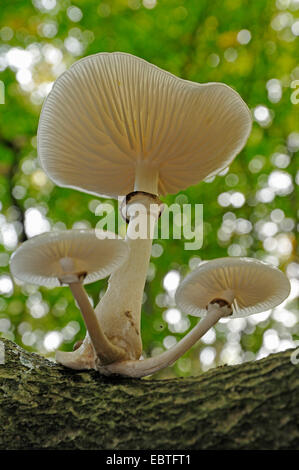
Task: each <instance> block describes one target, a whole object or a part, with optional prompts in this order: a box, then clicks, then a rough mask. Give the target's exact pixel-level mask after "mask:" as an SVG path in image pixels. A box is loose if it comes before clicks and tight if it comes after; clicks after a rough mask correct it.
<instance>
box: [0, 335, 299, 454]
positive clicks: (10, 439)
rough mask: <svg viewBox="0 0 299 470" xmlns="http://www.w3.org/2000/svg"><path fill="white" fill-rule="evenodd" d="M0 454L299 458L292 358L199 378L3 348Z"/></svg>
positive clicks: (296, 374) (298, 404)
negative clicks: (102, 368)
mask: <svg viewBox="0 0 299 470" xmlns="http://www.w3.org/2000/svg"><path fill="white" fill-rule="evenodd" d="M3 341H4V345H5V362H4V364H2V365H1V364H0V449H2V450H3V449H98V450H99V449H110V450H112V449H113V450H121V449H125V450H138V449H146V450H152V449H159V450H179V449H181V450H183V449H184V450H192V449H238V450H239V449H251V450H254V449H298V448H299V365H294V364H293V363H292V362H291V361H290V355H291V352H292V351H290V350H289V351H285V352H282V353H278V354H273V355H271V356H269V357H268V358H265V359H263V360H260V361H256V362H250V363H246V364H242V365H238V366H230V367H228V366H224V367H219V368H217V369H214V370H211V371H209V372H207V373H205V374H203V375H201V376H199V377H194V378H184V379H171V380H153V379H142V380H139V379H133V380H128V379H125V380H124V379H120V378H106V377H102V376H100V375H99V374H98V373H96V372H94V371H92V372H89V371H84V372H78V371H73V370H70V369H66V368H64V367H62V366H59V365H57V364H54V363H53V362H50V361H48V360H46V359H44V358H43V357H41V356H38V355H36V354H31V353H28V352H25V351H24V350H22V349H21V348H20V347H18V346H16V345H15V344H14V343H12V342H9V341H6V340H3Z"/></svg>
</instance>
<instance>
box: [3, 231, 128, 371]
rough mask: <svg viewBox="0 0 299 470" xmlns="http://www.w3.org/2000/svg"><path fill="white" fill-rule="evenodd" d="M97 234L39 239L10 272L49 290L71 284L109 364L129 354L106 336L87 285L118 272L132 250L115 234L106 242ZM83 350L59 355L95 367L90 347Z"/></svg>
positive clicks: (21, 251) (24, 248)
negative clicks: (89, 296)
mask: <svg viewBox="0 0 299 470" xmlns="http://www.w3.org/2000/svg"><path fill="white" fill-rule="evenodd" d="M97 235H98V236H99V232H98V233H97ZM97 235H96V233H95V231H94V230H66V231H61V232H50V233H43V234H41V235H37V236H36V237H33V238H31V239H29V240H27V241H26V242H24V243H23V244H22V245H21V246H20V247H19V248H18V249H17V250H16V251H15V253H14V254H13V255H12V257H11V262H10V269H11V272H12V274H13V275H14V276H15V277H16V278H18V279H21V280H23V281H26V282H30V283H33V284H38V285H43V286H48V287H55V286H59V285H62V284H64V285H65V284H67V285H69V287H70V289H71V291H72V293H73V295H74V298H75V299H76V301H77V303H78V305H79V307H80V310H81V312H82V315H83V318H84V321H85V324H86V328H87V330H88V333H89V336H90V338H91V342H92V345H93V347H94V349H95V352H96V355H97V356H98V357H99V359H100V361H101V363H104V364H105V363H109V362H113V361H115V360H119V359H121V358H123V357H124V351H123V350H122V349H121V348H118V347H117V346H115V345H113V344H112V343H111V342H110V341H109V340H108V338H107V337H106V335H105V334H104V332H103V329H102V328H101V325H100V323H99V321H98V319H97V317H96V314H95V312H94V310H93V308H92V306H91V304H90V302H89V299H88V297H87V294H86V291H85V289H84V288H83V283H85V284H87V283H90V282H94V281H96V280H98V279H103V278H105V277H107V276H108V275H109V274H111V273H112V272H113V271H115V270H116V269H117V268H118V267H119V266H120V265H121V264H122V263H123V262H124V261H125V260H126V258H127V257H128V248H127V245H126V243H125V242H124V241H123V240H120V239H115V235H114V234H109V233H108V232H105V237H106V238H103V239H101V240H99V238H98V236H97ZM109 236H110V238H108V237H109ZM102 237H104V234H102ZM79 349H80V348H79ZM79 349H78V350H77V351H75V352H74V353H64V352H58V354H57V358H58V360H59V362H62V363H64V364H66V365H69V366H70V367H74V368H82V367H84V366H85V367H94V363H95V355H94V354H93V352H92V351H91V350H90V348H89V349H88V348H86V347H85V348H83V350H84V354H82V350H81V351H79Z"/></svg>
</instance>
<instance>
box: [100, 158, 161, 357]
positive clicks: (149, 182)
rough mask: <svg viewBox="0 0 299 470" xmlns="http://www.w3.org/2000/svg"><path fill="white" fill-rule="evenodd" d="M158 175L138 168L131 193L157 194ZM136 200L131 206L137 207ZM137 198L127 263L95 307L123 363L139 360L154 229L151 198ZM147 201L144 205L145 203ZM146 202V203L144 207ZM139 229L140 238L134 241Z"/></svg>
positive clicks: (142, 167)
mask: <svg viewBox="0 0 299 470" xmlns="http://www.w3.org/2000/svg"><path fill="white" fill-rule="evenodd" d="M157 184H158V174H157V172H156V171H154V170H153V169H152V168H150V167H149V166H148V165H147V166H142V165H139V166H138V167H137V170H136V180H135V189H136V190H138V191H144V192H150V193H151V194H157V191H158V186H157ZM138 197H139V196H137V197H136V198H135V202H134V204H136V205H137V204H138V203H139V199H138ZM147 199H148V198H147V196H146V195H144V194H142V195H140V204H142V202H143V203H144V205H143V210H142V211H140V212H139V213H138V224H137V223H136V221H137V218H136V217H135V216H134V215H131V217H130V221H129V224H128V228H127V234H126V243H127V244H128V246H129V249H130V254H129V258H128V260H127V261H126V262H125V263H124V264H123V265H122V266H121V267H120V268H119V269H118V270H117V271H115V272H114V273H113V274H112V275H111V277H110V279H109V283H108V289H107V291H106V293H105V295H104V296H103V297H102V299H101V301H100V303H99V304H98V305H97V307H96V313H97V317H98V319H99V322H100V324H101V326H102V328H103V330H104V332H105V334H106V335H107V337H108V338H109V340H110V341H111V342H112V343H113V344H116V345H117V346H119V347H121V348H123V349H124V350H125V351H126V359H128V360H130V359H133V360H134V359H139V357H140V355H141V353H142V340H141V335H140V316H141V305H142V297H143V291H144V285H145V281H146V275H147V271H148V265H149V260H150V256H151V248H152V241H153V232H154V225H155V223H156V221H157V219H158V216H159V211H158V210H157V211H155V210H150V209H151V208H150V203H151V202H152V198H151V199H148V200H147ZM146 200H147V201H146ZM145 201H146V203H145ZM138 225H139V231H140V233H141V234H142V236H141V237H136V228H137V227H138Z"/></svg>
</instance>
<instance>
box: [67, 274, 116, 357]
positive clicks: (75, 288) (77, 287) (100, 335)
mask: <svg viewBox="0 0 299 470" xmlns="http://www.w3.org/2000/svg"><path fill="white" fill-rule="evenodd" d="M69 287H70V289H71V291H72V293H73V296H74V298H75V299H76V301H77V302H78V305H79V307H80V310H81V312H82V315H83V318H84V322H85V325H86V328H87V330H88V333H89V336H90V338H91V341H92V344H93V347H94V349H95V351H96V354H97V356H98V357H99V359H100V361H101V363H103V364H109V363H111V362H114V361H118V360H120V359H121V358H123V357H124V351H123V350H122V349H120V348H119V347H117V346H115V345H114V344H112V343H111V342H110V341H109V340H108V338H107V337H106V335H105V333H104V332H103V330H102V328H101V325H100V324H99V322H98V319H97V317H96V314H95V311H94V309H93V307H92V306H91V304H90V302H89V299H88V296H87V294H86V291H85V289H84V287H83V285H82V283H81V282H80V281H78V282H71V283H70V284H69Z"/></svg>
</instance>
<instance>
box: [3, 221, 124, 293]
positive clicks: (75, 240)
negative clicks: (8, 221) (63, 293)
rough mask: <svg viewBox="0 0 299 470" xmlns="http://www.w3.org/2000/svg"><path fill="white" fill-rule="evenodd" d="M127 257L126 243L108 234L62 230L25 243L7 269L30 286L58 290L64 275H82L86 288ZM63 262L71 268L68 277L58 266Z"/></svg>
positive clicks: (61, 265)
mask: <svg viewBox="0 0 299 470" xmlns="http://www.w3.org/2000/svg"><path fill="white" fill-rule="evenodd" d="M113 237H114V238H113ZM127 257H128V248H127V245H126V243H125V241H124V240H120V239H116V238H115V235H114V234H112V233H110V232H101V231H95V230H85V229H75V230H65V231H59V232H49V233H43V234H41V235H37V236H35V237H32V238H30V239H29V240H27V241H25V242H24V243H23V244H22V245H21V246H20V247H19V248H18V249H17V250H16V251H15V252H14V254H13V255H12V257H11V262H10V269H11V272H12V274H13V275H14V276H15V277H16V278H18V279H20V280H22V281H25V282H29V283H32V284H38V285H44V286H48V287H55V286H59V285H61V284H60V281H59V279H60V278H61V277H63V276H65V275H66V274H79V275H85V278H84V284H88V283H90V282H94V281H97V280H98V279H103V278H105V277H107V276H108V275H109V274H111V273H112V272H113V271H115V270H116V269H117V268H118V267H119V266H120V265H121V264H122V263H123V262H124V261H125V260H126V259H127ZM65 259H67V260H71V265H73V267H72V268H71V272H69V273H66V271H65V270H64V269H63V263H61V260H65ZM66 264H69V263H66Z"/></svg>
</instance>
